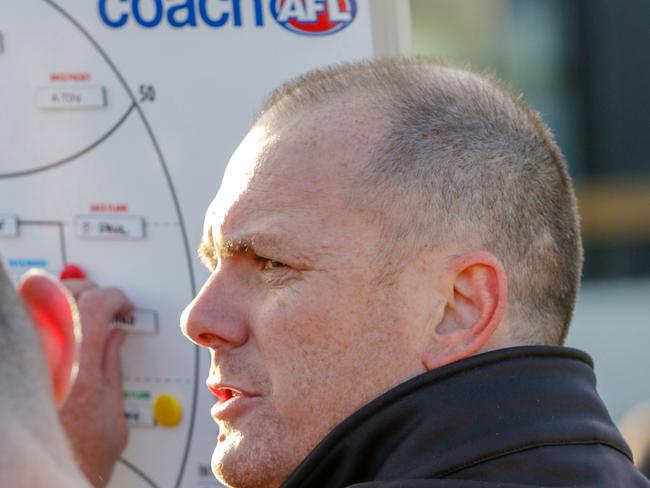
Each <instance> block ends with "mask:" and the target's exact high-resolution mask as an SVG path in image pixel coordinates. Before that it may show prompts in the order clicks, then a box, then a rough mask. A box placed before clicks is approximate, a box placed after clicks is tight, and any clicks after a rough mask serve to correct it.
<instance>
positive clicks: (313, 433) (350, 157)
mask: <svg viewBox="0 0 650 488" xmlns="http://www.w3.org/2000/svg"><path fill="white" fill-rule="evenodd" d="M201 252H202V254H203V257H204V259H205V261H206V263H207V265H208V266H209V267H210V269H211V271H212V274H211V276H210V278H209V279H208V281H207V282H206V284H205V285H204V287H203V289H202V290H201V292H200V293H199V295H198V296H197V297H196V299H195V300H194V301H193V302H192V304H191V305H190V306H189V307H188V308H187V310H186V312H185V314H184V317H183V319H182V324H183V329H184V332H185V334H186V335H188V337H190V338H191V339H192V340H193V341H195V342H196V343H198V344H200V345H202V346H204V347H208V348H210V350H211V353H212V367H211V371H210V378H209V379H208V383H209V385H210V386H211V389H212V390H213V391H214V392H215V394H216V395H217V397H218V398H220V399H221V400H222V401H221V402H218V403H217V405H216V406H215V408H214V409H213V412H212V413H213V417H214V418H215V420H216V421H217V422H218V423H219V427H220V438H219V442H218V445H217V448H216V450H215V453H214V456H213V470H214V471H215V473H216V474H217V476H218V477H219V478H220V479H221V480H223V481H225V482H226V483H228V484H230V485H232V486H277V485H278V484H280V483H281V481H282V480H284V479H285V478H286V477H287V476H288V475H289V474H290V473H291V471H292V470H293V469H294V468H295V467H296V466H297V465H298V464H299V462H300V460H301V459H303V458H304V457H305V456H306V455H307V454H308V453H309V451H310V450H311V449H313V448H314V446H315V445H316V444H317V443H318V441H319V440H320V439H322V438H323V437H324V436H325V435H326V434H327V432H329V431H330V430H331V429H332V428H333V427H334V426H336V425H337V424H338V423H339V422H341V421H342V420H343V419H344V418H345V417H347V416H348V415H350V414H351V413H353V412H354V411H355V410H356V409H358V408H359V407H361V406H362V405H364V404H365V403H367V402H369V401H370V400H372V399H373V398H375V397H377V396H379V395H380V394H382V393H383V392H385V391H387V390H388V389H390V388H392V387H393V386H395V385H397V384H399V383H401V382H404V381H405V380H407V379H409V378H411V377H413V376H415V375H418V374H420V373H423V372H425V371H427V370H431V369H434V368H437V367H440V366H443V365H445V364H448V363H451V362H454V361H457V360H460V359H463V358H466V357H468V356H471V355H473V354H477V353H480V352H483V351H487V350H490V349H497V348H503V347H508V346H514V345H526V344H561V343H562V342H563V340H564V338H565V336H566V333H567V327H568V325H569V322H570V319H571V314H572V311H573V306H574V303H575V298H576V294H577V290H578V283H579V277H580V270H581V263H582V250H581V242H580V234H579V229H578V217H577V213H576V203H575V197H574V192H573V188H572V185H571V181H570V179H569V176H568V173H567V169H566V164H565V162H564V158H563V157H562V154H561V153H560V150H559V149H558V147H557V145H556V144H555V142H554V140H553V137H552V135H551V134H550V132H549V130H548V129H547V128H546V127H545V126H544V125H543V123H542V122H541V121H540V119H539V117H538V116H537V115H536V114H535V113H533V112H532V111H531V110H530V109H529V108H527V107H526V106H525V105H524V104H523V102H522V101H521V100H520V99H519V98H518V97H515V96H514V95H512V94H511V93H509V92H508V91H507V90H505V89H504V88H503V87H502V86H500V85H499V84H498V83H497V82H495V81H493V80H491V79H489V78H486V77H483V76H480V75H477V74H475V73H472V72H470V71H467V70H464V69H458V68H453V67H448V66H445V65H441V64H438V63H435V62H430V61H425V60H413V61H406V60H404V61H376V62H370V63H357V64H346V65H341V66H337V67H333V68H329V69H325V70H319V71H314V72H311V73H308V74H307V75H305V76H302V77H300V78H297V79H295V80H293V81H290V82H288V83H287V84H285V85H284V86H282V87H280V88H279V89H278V90H276V91H275V92H274V93H273V94H271V96H270V98H269V100H268V102H267V103H266V105H265V107H264V109H263V111H262V113H261V115H260V116H259V118H258V119H257V120H256V122H255V124H254V125H253V127H252V128H251V130H250V131H249V132H248V134H247V136H246V137H245V138H244V140H243V141H242V143H241V145H240V146H239V148H238V149H237V150H236V152H235V153H234V155H233V156H232V158H231V160H230V162H229V164H228V168H227V171H226V175H225V177H224V180H223V183H222V186H221V188H220V190H219V192H218V193H217V195H216V197H215V199H214V201H213V202H212V204H211V206H210V208H209V209H208V212H207V214H206V219H205V230H204V240H203V244H202V248H201ZM233 398H234V401H232V402H230V403H229V405H231V406H230V407H228V408H224V405H226V404H228V402H225V401H224V400H231V399H233Z"/></svg>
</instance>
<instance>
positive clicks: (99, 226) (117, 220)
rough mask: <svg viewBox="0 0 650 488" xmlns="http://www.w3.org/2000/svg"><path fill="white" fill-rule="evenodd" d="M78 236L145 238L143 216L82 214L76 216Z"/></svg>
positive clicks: (84, 237) (88, 237) (87, 237)
mask: <svg viewBox="0 0 650 488" xmlns="http://www.w3.org/2000/svg"><path fill="white" fill-rule="evenodd" d="M75 227H76V229H77V236H78V237H80V238H82V239H109V240H112V239H118V240H133V239H144V219H143V218H142V217H104V216H96V215H87V216H86V215H82V216H77V217H76V218H75Z"/></svg>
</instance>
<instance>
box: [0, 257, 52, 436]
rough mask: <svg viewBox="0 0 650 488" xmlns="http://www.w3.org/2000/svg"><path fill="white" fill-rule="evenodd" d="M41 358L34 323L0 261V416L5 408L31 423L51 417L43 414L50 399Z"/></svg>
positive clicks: (42, 356)
mask: <svg viewBox="0 0 650 488" xmlns="http://www.w3.org/2000/svg"><path fill="white" fill-rule="evenodd" d="M44 358H45V354H44V352H43V349H42V346H41V342H40V339H39V337H38V335H37V333H36V330H35V329H34V325H33V323H32V322H31V319H30V318H29V315H28V313H27V311H26V310H25V307H24V306H23V303H22V301H21V300H20V298H19V297H18V295H17V294H16V291H15V290H14V287H13V284H12V283H11V279H10V278H9V276H8V275H7V273H6V272H5V270H4V269H3V267H2V264H1V263H0V388H1V389H2V394H0V416H1V415H2V412H8V413H10V414H11V415H13V416H14V417H15V418H20V419H23V420H24V423H25V425H30V426H34V425H36V424H39V425H40V424H43V423H45V422H46V420H50V419H49V418H48V417H47V416H46V415H44V414H43V411H46V407H47V406H49V405H51V403H52V398H51V394H50V393H49V391H48V381H47V373H46V368H45V359H44ZM50 428H51V427H50Z"/></svg>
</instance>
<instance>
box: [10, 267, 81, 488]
mask: <svg viewBox="0 0 650 488" xmlns="http://www.w3.org/2000/svg"><path fill="white" fill-rule="evenodd" d="M19 291H20V296H19V295H18V294H17V293H16V291H15V290H14V287H13V285H12V283H11V281H10V279H9V277H8V276H7V274H6V272H5V270H4V269H3V268H2V266H1V265H0V391H1V392H2V393H1V394H0V419H1V420H2V425H3V431H2V436H1V437H0V485H1V486H12V487H34V486H53V487H66V488H67V487H76V486H87V483H86V481H85V480H84V478H83V477H82V476H81V474H80V472H79V470H78V468H77V466H76V464H75V462H74V460H73V457H72V454H71V452H70V449H69V445H68V441H67V439H66V438H65V435H64V433H63V430H62V428H61V425H60V423H59V419H58V416H57V413H56V409H57V408H58V407H59V406H61V404H62V403H63V401H64V399H65V396H66V394H67V392H68V391H69V389H70V386H71V383H72V382H73V381H74V376H75V368H76V348H77V343H78V338H77V334H78V319H77V317H76V311H75V310H76V309H75V307H74V304H73V302H72V301H71V298H70V297H69V295H68V294H67V292H66V291H65V289H64V288H63V287H62V286H61V285H59V284H58V283H57V282H56V281H55V280H54V279H51V278H50V277H48V276H47V275H45V274H43V273H38V272H32V273H29V274H28V275H26V276H25V277H24V278H23V279H22V280H21V282H20V284H19Z"/></svg>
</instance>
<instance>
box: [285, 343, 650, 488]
mask: <svg viewBox="0 0 650 488" xmlns="http://www.w3.org/2000/svg"><path fill="white" fill-rule="evenodd" d="M388 366H389V365H387V367H388ZM595 385H596V379H595V376H594V372H593V364H592V361H591V359H590V358H589V356H588V355H586V354H585V353H583V352H580V351H577V350H574V349H569V348H562V347H545V346H533V347H517V348H510V349H502V350H499V351H493V352H489V353H485V354H481V355H478V356H474V357H471V358H467V359H465V360H462V361H459V362H456V363H453V364H450V365H448V366H444V367H442V368H439V369H436V370H434V371H431V372H428V373H425V374H422V375H420V376H418V377H416V378H413V379H411V380H409V381H407V382H405V383H402V384H401V385H399V386H397V387H396V388H394V389H392V390H390V391H389V392H387V393H385V394H383V395H382V396H380V397H379V398H377V399H375V400H373V401H372V402H371V403H369V404H367V405H365V406H364V407H363V408H361V409H360V410H359V411H357V412H356V413H354V414H353V415H352V416H350V417H348V418H347V419H346V420H344V421H343V422H342V423H341V424H340V425H338V426H337V427H336V428H335V429H334V430H333V431H332V432H330V433H329V434H328V435H327V437H325V439H323V441H322V442H321V443H320V444H319V445H318V446H317V447H316V448H315V449H314V450H313V451H312V452H311V453H310V454H309V455H308V456H307V458H305V460H304V461H303V462H302V463H301V464H300V465H299V466H298V468H296V470H295V471H294V472H293V474H292V475H291V476H290V477H289V478H288V479H287V481H286V482H285V483H284V485H283V488H296V487H304V488H307V487H309V488H341V487H345V486H350V485H354V486H355V487H358V488H374V487H382V488H397V487H413V488H418V487H421V488H461V487H463V488H465V487H466V488H497V487H501V488H518V487H520V488H524V487H528V488H530V487H540V486H543V487H574V488H586V487H590V488H591V487H599V488H601V487H602V488H637V487H644V488H648V487H650V482H649V481H648V480H647V479H646V478H645V477H643V475H641V474H640V473H639V472H638V471H637V470H636V469H635V467H634V465H633V464H632V462H631V454H630V451H629V448H628V447H627V445H626V444H625V441H624V440H623V438H622V437H621V435H620V433H619V432H618V430H617V429H616V427H615V425H614V423H613V422H612V420H611V419H610V417H609V414H608V413H607V410H606V408H605V406H604V405H603V402H602V401H601V399H600V398H599V396H598V394H597V393H596V389H595Z"/></svg>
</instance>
